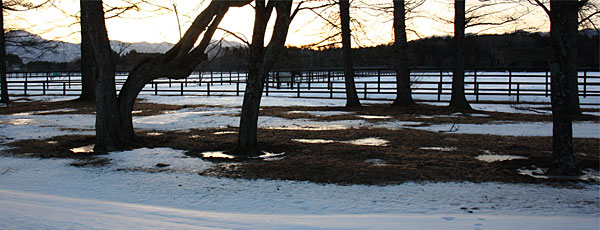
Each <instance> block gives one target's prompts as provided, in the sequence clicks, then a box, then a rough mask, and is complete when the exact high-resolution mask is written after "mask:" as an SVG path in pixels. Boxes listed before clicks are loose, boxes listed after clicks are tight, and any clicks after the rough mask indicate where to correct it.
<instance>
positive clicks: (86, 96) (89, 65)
mask: <svg viewBox="0 0 600 230" xmlns="http://www.w3.org/2000/svg"><path fill="white" fill-rule="evenodd" d="M82 27H83V25H82ZM82 29H83V28H82ZM86 36H88V35H86V34H84V33H82V34H81V95H80V96H79V98H78V99H77V100H78V101H82V102H90V103H94V102H96V95H95V93H94V88H95V84H96V78H97V76H96V75H97V74H98V69H97V67H96V65H95V63H94V56H93V55H92V44H90V38H87V37H86Z"/></svg>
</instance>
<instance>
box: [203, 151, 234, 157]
mask: <svg viewBox="0 0 600 230" xmlns="http://www.w3.org/2000/svg"><path fill="white" fill-rule="evenodd" d="M202 157H203V158H224V159H234V158H236V156H235V155H230V154H226V153H225V152H223V151H213V152H203V153H202Z"/></svg>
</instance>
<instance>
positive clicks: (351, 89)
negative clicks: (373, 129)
mask: <svg viewBox="0 0 600 230" xmlns="http://www.w3.org/2000/svg"><path fill="white" fill-rule="evenodd" d="M338 4H339V7H340V19H341V24H342V25H341V27H342V53H343V56H344V57H343V58H344V82H345V83H346V107H359V106H361V104H360V100H359V99H358V94H357V93H356V85H355V83H354V67H353V64H352V34H351V32H350V2H349V0H340V1H339V3H338Z"/></svg>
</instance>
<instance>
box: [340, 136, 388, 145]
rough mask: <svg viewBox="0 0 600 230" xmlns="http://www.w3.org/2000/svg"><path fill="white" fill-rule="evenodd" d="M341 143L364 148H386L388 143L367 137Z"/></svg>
mask: <svg viewBox="0 0 600 230" xmlns="http://www.w3.org/2000/svg"><path fill="white" fill-rule="evenodd" d="M341 143H345V144H352V145H364V146H388V143H390V142H389V141H387V140H384V139H381V138H378V137H369V138H363V139H358V140H352V141H342V142H341Z"/></svg>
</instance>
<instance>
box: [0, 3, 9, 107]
mask: <svg viewBox="0 0 600 230" xmlns="http://www.w3.org/2000/svg"><path fill="white" fill-rule="evenodd" d="M3 9H4V2H2V1H0V26H1V27H2V34H0V87H1V88H2V90H1V93H0V94H1V95H0V96H1V98H0V102H2V103H8V102H10V100H9V98H8V81H7V79H6V37H5V34H4V10H3Z"/></svg>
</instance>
